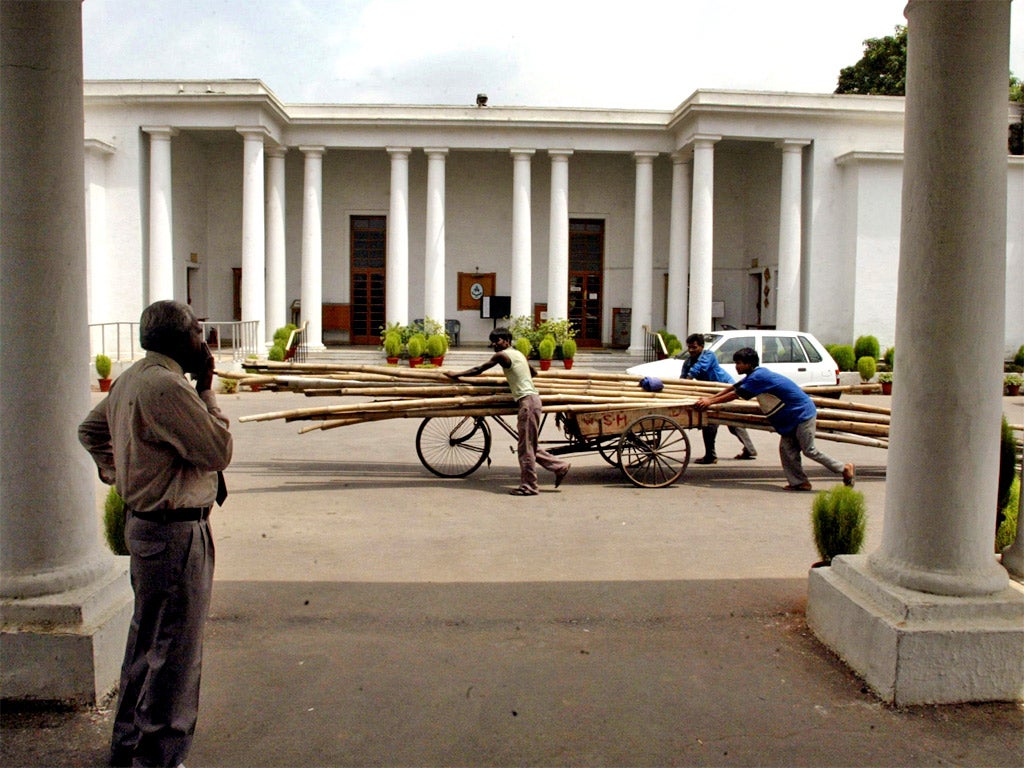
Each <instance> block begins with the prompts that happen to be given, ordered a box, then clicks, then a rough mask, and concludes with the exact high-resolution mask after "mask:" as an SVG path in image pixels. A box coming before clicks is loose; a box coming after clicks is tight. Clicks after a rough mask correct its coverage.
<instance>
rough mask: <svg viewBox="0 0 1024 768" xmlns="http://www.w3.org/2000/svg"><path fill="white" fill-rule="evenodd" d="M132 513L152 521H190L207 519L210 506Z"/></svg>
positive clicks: (140, 518)
mask: <svg viewBox="0 0 1024 768" xmlns="http://www.w3.org/2000/svg"><path fill="white" fill-rule="evenodd" d="M132 515H133V516H134V517H137V518H139V520H146V521H148V522H151V523H188V522H196V521H199V520H205V519H206V518H208V517H209V516H210V508H209V507H180V508H178V509H155V510H153V511H152V512H136V511H135V510H134V509H133V510H132Z"/></svg>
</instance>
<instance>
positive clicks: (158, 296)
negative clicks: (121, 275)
mask: <svg viewBox="0 0 1024 768" xmlns="http://www.w3.org/2000/svg"><path fill="white" fill-rule="evenodd" d="M142 130H143V131H145V132H146V133H147V134H149V296H148V297H147V301H146V302H145V303H146V304H152V303H153V302H154V301H160V300H162V299H173V298H174V238H173V230H172V221H173V219H172V216H171V211H172V208H171V191H172V188H171V137H172V136H173V135H174V133H175V131H174V129H173V128H168V127H166V126H164V127H144V128H143V129H142Z"/></svg>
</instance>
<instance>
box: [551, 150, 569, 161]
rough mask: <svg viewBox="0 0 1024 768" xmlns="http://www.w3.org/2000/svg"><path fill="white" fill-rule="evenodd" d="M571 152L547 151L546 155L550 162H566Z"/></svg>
mask: <svg viewBox="0 0 1024 768" xmlns="http://www.w3.org/2000/svg"><path fill="white" fill-rule="evenodd" d="M572 152H573V151H572V150H571V149H549V150H548V155H549V156H550V157H551V159H552V160H568V159H569V156H570V155H571V154H572Z"/></svg>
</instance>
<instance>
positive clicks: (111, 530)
mask: <svg viewBox="0 0 1024 768" xmlns="http://www.w3.org/2000/svg"><path fill="white" fill-rule="evenodd" d="M103 536H104V538H105V539H106V540H107V546H108V547H110V551H111V552H113V553H114V554H115V555H127V554H128V544H127V543H126V542H125V540H124V499H122V498H121V494H119V493H118V492H117V488H115V487H113V486H111V487H110V490H109V491H107V499H106V501H104V502H103Z"/></svg>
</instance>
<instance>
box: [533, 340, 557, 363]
mask: <svg viewBox="0 0 1024 768" xmlns="http://www.w3.org/2000/svg"><path fill="white" fill-rule="evenodd" d="M537 353H538V354H539V355H540V359H541V360H550V359H551V358H553V357H554V356H555V337H554V336H545V337H544V338H543V339H541V341H540V344H538V345H537Z"/></svg>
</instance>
